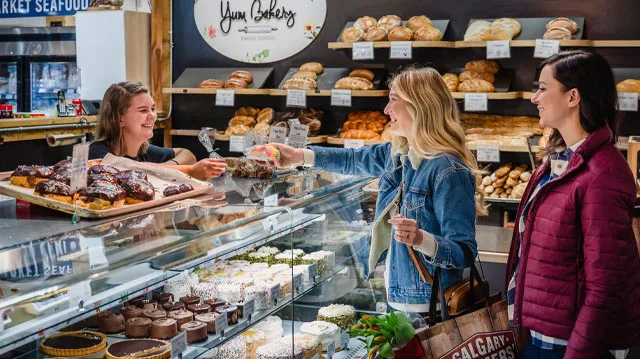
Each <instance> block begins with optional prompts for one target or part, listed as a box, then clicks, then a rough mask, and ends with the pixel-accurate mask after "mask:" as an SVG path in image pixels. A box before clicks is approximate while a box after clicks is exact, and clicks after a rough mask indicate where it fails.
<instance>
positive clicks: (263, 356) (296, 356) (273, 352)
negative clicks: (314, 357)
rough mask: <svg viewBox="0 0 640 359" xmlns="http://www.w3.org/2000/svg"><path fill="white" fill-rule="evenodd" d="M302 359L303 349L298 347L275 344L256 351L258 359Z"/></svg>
mask: <svg viewBox="0 0 640 359" xmlns="http://www.w3.org/2000/svg"><path fill="white" fill-rule="evenodd" d="M292 358H293V359H302V349H300V348H299V347H298V346H297V345H293V346H292V345H291V342H289V344H283V343H273V344H266V345H263V346H261V347H260V348H258V350H256V359H292Z"/></svg>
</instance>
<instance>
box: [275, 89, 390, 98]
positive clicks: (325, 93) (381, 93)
mask: <svg viewBox="0 0 640 359" xmlns="http://www.w3.org/2000/svg"><path fill="white" fill-rule="evenodd" d="M306 93H307V97H311V96H316V97H331V90H316V91H313V90H307V91H306ZM271 96H287V90H271ZM387 96H389V90H369V91H351V97H387Z"/></svg>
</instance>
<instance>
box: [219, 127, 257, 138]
mask: <svg viewBox="0 0 640 359" xmlns="http://www.w3.org/2000/svg"><path fill="white" fill-rule="evenodd" d="M249 131H251V127H249V126H245V125H235V126H230V127H229V128H227V130H226V131H225V132H224V134H225V135H227V136H244V135H245V134H246V133H247V132H249Z"/></svg>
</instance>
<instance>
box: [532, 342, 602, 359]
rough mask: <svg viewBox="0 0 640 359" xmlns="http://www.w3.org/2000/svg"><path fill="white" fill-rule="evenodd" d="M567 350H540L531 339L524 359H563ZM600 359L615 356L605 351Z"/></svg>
mask: <svg viewBox="0 0 640 359" xmlns="http://www.w3.org/2000/svg"><path fill="white" fill-rule="evenodd" d="M565 351H566V348H562V349H540V348H538V347H534V346H533V345H531V339H529V343H527V346H526V348H524V355H523V356H522V359H562V358H563V357H564V352H565ZM600 358H602V359H614V358H613V355H611V353H609V351H608V350H607V351H605V352H604V353H603V354H602V355H601V356H600Z"/></svg>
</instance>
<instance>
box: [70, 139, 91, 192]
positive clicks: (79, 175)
mask: <svg viewBox="0 0 640 359" xmlns="http://www.w3.org/2000/svg"><path fill="white" fill-rule="evenodd" d="M88 160H89V143H78V144H77V145H74V146H73V153H72V157H71V183H70V187H71V191H72V192H77V191H79V190H81V189H83V188H85V187H87V161H88Z"/></svg>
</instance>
